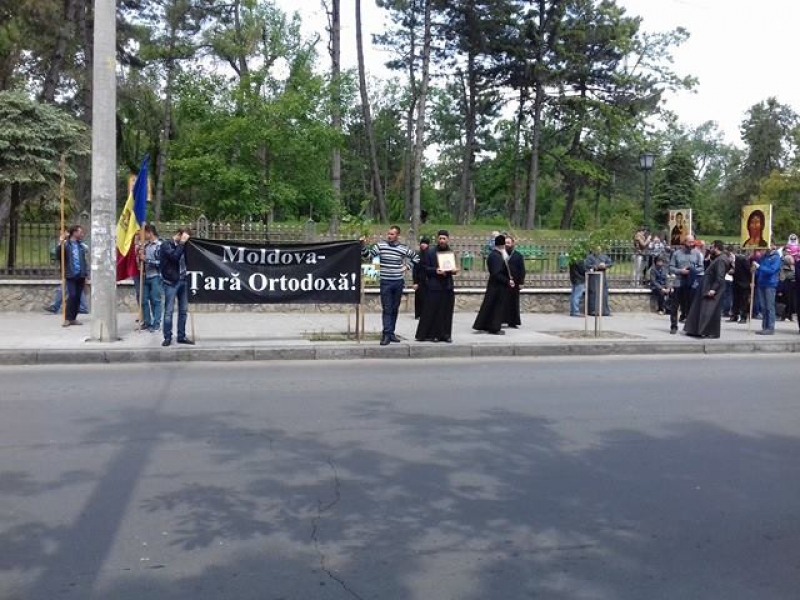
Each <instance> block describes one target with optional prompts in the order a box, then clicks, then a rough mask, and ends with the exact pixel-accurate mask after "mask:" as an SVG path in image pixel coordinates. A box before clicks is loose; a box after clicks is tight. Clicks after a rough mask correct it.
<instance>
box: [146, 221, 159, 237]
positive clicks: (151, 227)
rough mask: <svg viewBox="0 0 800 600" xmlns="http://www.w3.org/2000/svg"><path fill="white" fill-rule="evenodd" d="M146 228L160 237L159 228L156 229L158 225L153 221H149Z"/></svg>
mask: <svg viewBox="0 0 800 600" xmlns="http://www.w3.org/2000/svg"><path fill="white" fill-rule="evenodd" d="M144 230H145V231H147V232H150V233H152V234H153V235H154V236H156V237H158V230H157V229H156V226H155V225H153V224H152V223H148V224H147V225H145V226H144Z"/></svg>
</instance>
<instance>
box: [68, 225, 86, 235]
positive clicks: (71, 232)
mask: <svg viewBox="0 0 800 600" xmlns="http://www.w3.org/2000/svg"><path fill="white" fill-rule="evenodd" d="M78 229H83V227H81V226H80V225H71V226H70V228H69V229H67V234H68V235H69V236H70V237H72V236H73V235H74V234H75V232H76V231H78Z"/></svg>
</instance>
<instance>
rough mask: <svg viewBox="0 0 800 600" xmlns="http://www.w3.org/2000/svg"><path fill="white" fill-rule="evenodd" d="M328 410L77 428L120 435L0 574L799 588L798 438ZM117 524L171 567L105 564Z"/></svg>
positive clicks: (356, 583) (104, 422) (241, 582)
mask: <svg viewBox="0 0 800 600" xmlns="http://www.w3.org/2000/svg"><path fill="white" fill-rule="evenodd" d="M342 410H343V411H345V413H346V416H347V417H348V418H349V420H350V422H351V423H352V428H348V429H347V430H343V431H338V432H333V431H331V432H326V431H324V426H323V429H322V430H321V431H319V432H311V431H310V432H306V433H289V432H286V431H282V430H279V429H274V428H272V429H270V428H261V427H258V426H256V425H255V424H254V423H256V422H257V421H255V420H254V418H253V417H254V415H250V414H248V413H246V412H244V411H242V412H236V411H227V412H220V413H202V414H194V415H185V414H172V413H170V412H168V411H163V410H146V409H142V410H126V411H123V412H120V413H118V414H115V415H110V416H108V417H107V418H104V419H97V420H94V421H92V422H91V423H90V424H88V423H87V432H86V439H87V440H96V439H113V440H117V441H119V442H121V443H122V446H121V447H120V449H119V451H118V452H117V454H116V455H115V457H112V460H111V461H110V462H109V467H108V469H107V472H105V473H103V474H101V475H100V476H98V477H97V483H96V488H95V491H94V493H93V494H92V496H91V497H90V498H89V500H88V501H87V504H86V506H85V507H84V510H83V511H82V514H81V516H80V517H79V518H78V519H77V520H76V521H75V522H74V523H73V524H72V525H69V526H63V527H52V526H48V525H46V524H45V522H44V521H42V522H37V521H35V520H31V521H27V522H25V523H20V524H18V525H16V526H14V527H11V528H9V529H6V530H5V531H4V532H3V533H2V534H0V547H2V548H4V552H3V554H4V555H5V556H6V558H5V559H4V560H2V561H0V568H2V570H3V571H12V570H18V571H20V570H21V571H30V570H33V571H36V573H37V576H36V577H35V582H34V583H33V584H32V585H31V586H30V587H29V588H27V589H25V590H24V591H25V593H23V594H21V595H20V598H22V597H24V598H26V599H31V600H34V599H37V600H38V599H40V598H41V599H45V598H47V599H48V600H49V599H50V598H53V597H56V596H57V595H61V594H62V593H64V592H71V593H72V594H73V596H74V597H76V598H86V599H101V598H102V599H108V600H112V599H114V600H117V599H120V598H131V599H133V598H148V599H172V598H175V599H177V598H193V599H205V598H208V599H211V598H259V599H261V598H268V599H269V598H275V599H277V598H287V599H288V598H298V599H303V600H307V599H312V598H340V597H341V598H353V597H355V598H362V599H367V598H375V599H378V598H380V599H395V598H396V599H420V600H429V599H431V598H459V599H462V598H463V599H466V600H471V599H475V600H478V599H486V598H504V599H505V598H513V599H516V598H536V597H541V598H548V599H554V600H561V599H563V600H566V599H574V598H592V599H609V600H611V599H624V598H631V599H634V598H636V599H640V598H648V599H657V598H664V599H667V598H669V599H674V598H688V597H696V598H737V599H739V598H754V599H755V598H759V599H762V598H770V600H782V599H784V598H786V599H787V600H788V599H789V598H794V597H795V596H796V585H795V584H796V582H797V576H798V574H799V573H800V559H798V558H797V554H796V548H797V547H798V544H800V519H798V517H800V514H798V513H799V512H800V505H799V504H798V502H797V498H800V467H799V466H798V464H797V460H796V457H797V456H798V455H800V440H799V439H797V438H794V437H782V436H777V435H743V434H741V433H735V432H732V431H728V430H725V429H722V428H720V427H718V426H715V425H713V424H710V423H707V422H703V421H683V422H679V423H674V424H673V425H671V426H670V427H669V428H668V429H666V430H664V431H662V432H660V433H658V434H655V433H652V432H650V433H645V432H644V431H641V430H638V429H635V428H629V429H615V430H607V431H603V432H602V433H601V434H598V435H597V436H596V438H595V439H593V440H591V442H589V443H583V444H576V443H575V439H572V438H571V437H570V435H569V431H566V432H565V430H564V429H563V427H562V428H558V427H556V423H554V422H552V421H549V420H547V419H543V418H541V417H539V416H536V415H535V414H533V411H531V413H530V414H529V413H524V412H512V411H507V410H503V409H494V410H486V411H482V412H480V413H476V414H474V415H473V416H472V418H458V417H450V416H437V415H432V414H427V413H414V412H410V411H407V410H403V409H402V408H398V407H397V406H396V405H393V404H391V403H373V402H357V401H356V402H351V403H349V404H348V405H346V407H345V408H344V409H342ZM370 432H372V433H370ZM161 446H163V448H162V447H161ZM164 448H166V449H168V450H165V449H164ZM172 452H176V453H177V452H183V453H184V454H181V455H179V456H171V455H170V453H172ZM187 456H191V457H193V458H191V459H187V458H186V457H187ZM195 464H196V468H197V470H196V471H192V466H193V465H195ZM66 475H67V474H65V477H64V479H66ZM8 477H9V478H8V479H7V480H6V481H8V482H11V483H12V484H13V482H14V481H20V482H21V483H22V484H23V485H21V488H22V489H23V490H27V491H25V493H29V494H37V493H41V494H44V493H48V492H49V491H51V490H54V489H57V486H58V485H59V482H58V481H57V482H53V483H48V482H35V481H31V480H30V478H29V477H27V476H26V475H25V474H19V473H16V474H11V475H9V476H8ZM80 477H81V478H83V477H85V474H80ZM3 481H4V479H3V477H2V476H0V490H3V489H5V488H4V487H3V485H2V482H3ZM62 483H63V482H62ZM6 487H7V486H6ZM4 493H5V492H4ZM98 514H99V515H100V516H101V517H102V518H101V519H100V525H99V526H98ZM131 515H135V517H136V520H137V522H138V523H139V525H138V526H139V527H140V528H142V529H145V530H147V529H149V530H152V532H158V531H160V530H161V529H162V528H165V529H168V530H169V533H170V535H169V536H168V538H165V539H164V541H163V548H164V553H165V555H166V556H170V557H171V559H170V560H169V561H167V562H165V563H164V564H163V565H160V566H159V568H158V569H157V570H152V569H148V567H146V566H142V565H135V566H134V567H131V566H129V567H128V568H129V569H130V570H127V571H125V570H123V568H121V569H120V571H119V572H113V573H109V572H107V566H106V561H107V559H108V557H109V555H110V554H111V553H112V549H113V547H114V546H115V544H119V543H120V537H123V538H124V537H125V535H126V534H127V530H125V529H124V528H123V524H122V522H123V520H127V519H130V518H131ZM41 540H48V541H47V543H42V542H41ZM221 545H222V546H221ZM221 547H222V549H221ZM226 547H227V548H231V549H230V550H226V549H225V548H226ZM6 550H9V551H10V552H7V551H6ZM160 567H163V568H160ZM75 581H77V582H78V585H77V586H75V587H70V584H71V583H74V582H75Z"/></svg>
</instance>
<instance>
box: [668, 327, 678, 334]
mask: <svg viewBox="0 0 800 600" xmlns="http://www.w3.org/2000/svg"><path fill="white" fill-rule="evenodd" d="M669 333H670V335H675V334H676V333H678V328H677V327H670V328H669Z"/></svg>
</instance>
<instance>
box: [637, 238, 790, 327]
mask: <svg viewBox="0 0 800 600" xmlns="http://www.w3.org/2000/svg"><path fill="white" fill-rule="evenodd" d="M790 241H791V238H790ZM795 241H796V236H795ZM797 255H800V245H795V253H794V254H792V249H791V244H787V246H786V247H785V248H784V249H783V251H782V252H781V251H779V250H778V248H777V246H776V245H775V244H774V243H773V244H769V245H768V247H767V248H758V249H756V250H755V251H754V252H753V253H752V254H750V255H749V256H748V255H746V254H744V253H743V252H742V253H737V252H736V250H735V248H734V247H733V246H726V245H724V244H723V242H721V241H720V240H715V241H714V242H713V243H712V244H711V245H710V246H709V248H708V249H707V250H706V251H705V252H703V244H702V243H700V242H697V241H696V240H695V238H694V237H693V236H691V235H688V236H686V237H685V238H684V242H683V244H682V245H681V246H679V247H678V248H676V249H674V250H673V251H672V253H671V255H669V256H666V255H661V256H658V257H656V260H655V263H654V265H653V267H652V269H651V271H650V286H651V289H652V290H653V294H654V296H655V297H656V301H657V303H658V311H659V313H660V314H665V313H667V314H669V318H670V333H672V334H675V333H677V332H678V325H679V323H684V333H686V335H689V336H692V337H703V338H719V337H720V332H721V321H722V317H723V315H726V316H728V319H729V321H731V322H738V323H747V322H748V320H749V318H750V315H751V314H753V315H760V316H761V329H760V330H759V331H756V333H757V334H759V335H773V334H774V333H775V322H776V320H777V316H778V315H777V312H778V311H777V306H778V303H776V297H778V298H780V299H781V300H783V303H782V304H783V306H784V308H783V310H782V311H781V312H782V318H783V319H786V318H789V319H791V313H792V312H793V311H794V304H795V300H794V299H795V298H796V297H797V296H798V294H797V290H796V289H795V286H796V285H797V283H796V282H797V281H798V279H799V278H798V274H797V273H796V272H795V271H796V269H798V261H797V260H795V259H796V257H797ZM751 297H752V302H753V306H752V307H751Z"/></svg>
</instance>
